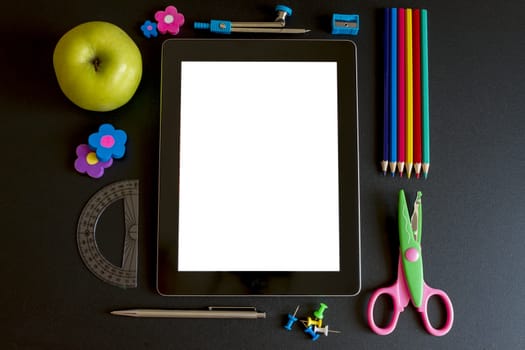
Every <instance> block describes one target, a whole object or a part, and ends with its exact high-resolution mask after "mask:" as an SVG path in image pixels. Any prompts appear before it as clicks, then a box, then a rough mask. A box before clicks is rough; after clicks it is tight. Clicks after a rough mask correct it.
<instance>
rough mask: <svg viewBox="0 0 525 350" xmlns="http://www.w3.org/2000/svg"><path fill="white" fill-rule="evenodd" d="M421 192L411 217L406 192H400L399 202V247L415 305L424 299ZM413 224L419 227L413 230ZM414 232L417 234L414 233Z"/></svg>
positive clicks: (419, 304) (418, 304) (417, 305)
mask: <svg viewBox="0 0 525 350" xmlns="http://www.w3.org/2000/svg"><path fill="white" fill-rule="evenodd" d="M421 196H422V194H421V192H418V194H417V198H416V202H415V203H414V214H413V215H412V218H410V216H409V213H408V206H407V202H406V198H405V192H404V191H403V190H401V191H400V192H399V202H398V206H399V207H398V220H399V222H398V225H399V247H400V253H401V257H402V259H401V260H402V262H403V271H404V272H405V279H406V282H407V285H408V289H409V291H410V295H411V297H412V303H413V304H414V306H415V307H419V306H421V303H422V299H423V259H422V256H421V245H420V241H421V227H422V222H421V221H422V216H421V214H422V206H421ZM412 224H414V226H415V227H417V231H416V232H415V230H413V228H412ZM414 232H415V233H416V234H417V235H416V236H415V235H414Z"/></svg>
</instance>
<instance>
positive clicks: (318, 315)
mask: <svg viewBox="0 0 525 350" xmlns="http://www.w3.org/2000/svg"><path fill="white" fill-rule="evenodd" d="M326 309H328V306H327V305H326V304H324V303H321V304H320V305H319V309H317V310H316V311H314V316H315V318H317V319H318V320H322V319H323V317H324V315H323V314H324V310H326ZM319 327H321V326H320V325H319Z"/></svg>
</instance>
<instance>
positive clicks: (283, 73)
mask: <svg viewBox="0 0 525 350" xmlns="http://www.w3.org/2000/svg"><path fill="white" fill-rule="evenodd" d="M180 115H181V124H180V177H179V186H180V187H179V228H178V244H179V246H178V270H179V271H339V269H340V253H339V252H340V249H339V179H338V177H339V176H338V128H337V124H338V121H337V62H253V61H250V62H208V61H206V62H200V61H199V62H196V61H184V62H182V67H181V114H180Z"/></svg>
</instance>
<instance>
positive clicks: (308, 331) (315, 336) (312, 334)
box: [304, 327, 321, 341]
mask: <svg viewBox="0 0 525 350" xmlns="http://www.w3.org/2000/svg"><path fill="white" fill-rule="evenodd" d="M304 332H305V333H306V334H308V335H309V336H310V337H312V341H316V340H317V339H319V337H320V336H321V335H320V334H319V333H315V331H314V327H308V328H306V329H305V330H304Z"/></svg>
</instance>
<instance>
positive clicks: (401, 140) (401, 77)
mask: <svg viewBox="0 0 525 350" xmlns="http://www.w3.org/2000/svg"><path fill="white" fill-rule="evenodd" d="M405 27H406V23H405V9H403V8H400V9H398V11H397V28H398V30H397V82H398V84H397V131H398V132H397V135H398V138H397V167H398V170H399V175H400V176H403V171H404V168H405V155H406V151H405V145H406V138H405V132H406V129H405V118H406V115H405V113H406V112H405V103H406V100H405V91H406V90H405V79H406V76H405Z"/></svg>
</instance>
